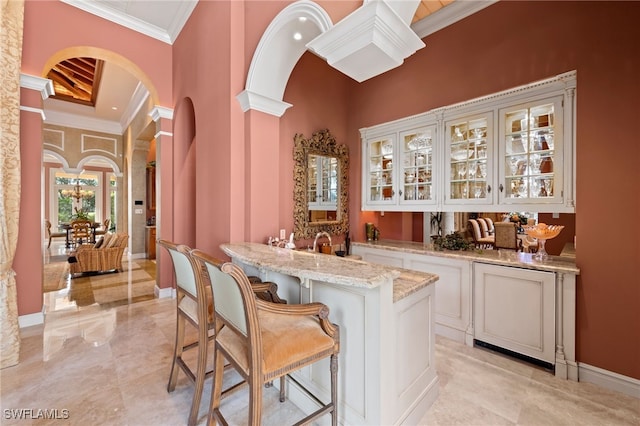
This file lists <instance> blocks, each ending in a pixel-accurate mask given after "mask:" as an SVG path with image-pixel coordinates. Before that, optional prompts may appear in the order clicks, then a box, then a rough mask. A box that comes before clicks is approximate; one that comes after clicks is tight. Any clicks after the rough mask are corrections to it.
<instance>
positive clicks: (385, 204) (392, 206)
mask: <svg viewBox="0 0 640 426" xmlns="http://www.w3.org/2000/svg"><path fill="white" fill-rule="evenodd" d="M423 121H424V120H421V121H420V122H421V124H423V125H422V126H420V127H414V128H410V127H403V126H400V125H393V126H388V127H384V126H382V127H379V128H377V129H375V130H374V131H373V132H363V141H364V142H363V143H364V145H363V162H362V170H363V197H362V205H363V208H364V209H365V210H388V211H398V210H413V209H418V210H420V209H422V207H421V206H425V205H430V206H435V204H436V202H435V199H436V197H435V195H436V194H435V188H436V183H437V178H436V177H435V173H434V167H435V165H436V164H437V160H436V154H437V152H436V150H435V149H434V144H435V141H436V135H437V130H436V124H435V120H431V124H425V123H424V122H423ZM403 125H404V126H409V125H410V122H404V123H403ZM400 129H404V130H400Z"/></svg>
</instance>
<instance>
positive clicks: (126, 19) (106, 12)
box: [60, 0, 198, 44]
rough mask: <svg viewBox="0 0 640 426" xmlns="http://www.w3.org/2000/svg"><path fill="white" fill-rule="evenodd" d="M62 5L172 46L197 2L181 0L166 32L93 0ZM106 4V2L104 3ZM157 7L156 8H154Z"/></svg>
mask: <svg viewBox="0 0 640 426" xmlns="http://www.w3.org/2000/svg"><path fill="white" fill-rule="evenodd" d="M60 1H62V2H63V3H66V4H68V5H69V6H73V7H76V8H78V9H81V10H84V11H85V12H88V13H91V14H93V15H96V16H99V17H100V18H103V19H106V20H108V21H111V22H114V23H116V24H118V25H122V26H124V27H127V28H129V29H132V30H134V31H137V32H139V33H141V34H144V35H146V36H149V37H152V38H155V39H156V40H160V41H162V42H164V43H167V44H173V42H174V41H175V40H176V39H177V38H178V35H179V34H180V31H182V28H183V27H184V25H185V24H186V22H187V20H188V19H189V16H191V12H193V9H194V8H195V7H196V5H197V4H198V1H197V0H195V1H193V0H181V1H178V2H174V3H177V4H178V5H179V8H178V10H177V12H176V13H175V15H174V19H173V21H172V22H171V25H170V26H169V28H168V30H165V29H163V28H160V27H158V26H156V25H152V24H149V23H148V22H145V21H143V20H141V19H138V18H136V17H135V16H130V15H127V14H126V13H123V12H121V11H119V10H116V9H114V8H112V7H109V6H106V5H105V4H102V3H101V2H96V1H94V0H60ZM105 3H106V2H105ZM149 7H154V6H149ZM155 7H158V6H155Z"/></svg>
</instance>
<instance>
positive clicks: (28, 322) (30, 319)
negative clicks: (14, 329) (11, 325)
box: [18, 312, 44, 328]
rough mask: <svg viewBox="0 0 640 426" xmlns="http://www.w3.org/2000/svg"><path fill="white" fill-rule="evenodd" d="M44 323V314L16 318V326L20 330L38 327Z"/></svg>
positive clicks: (37, 313) (38, 313)
mask: <svg viewBox="0 0 640 426" xmlns="http://www.w3.org/2000/svg"><path fill="white" fill-rule="evenodd" d="M43 323H44V314H43V313H42V312H36V313H35V314H27V315H20V316H19V317H18V326H19V327H20V328H24V327H31V326H32V325H40V324H43Z"/></svg>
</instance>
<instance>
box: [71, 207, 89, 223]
mask: <svg viewBox="0 0 640 426" xmlns="http://www.w3.org/2000/svg"><path fill="white" fill-rule="evenodd" d="M74 210H75V211H76V212H75V213H74V215H73V216H71V219H73V220H90V218H89V213H87V212H85V211H84V210H83V209H82V208H80V209H78V208H77V207H75V208H74Z"/></svg>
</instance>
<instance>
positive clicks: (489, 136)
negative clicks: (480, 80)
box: [360, 71, 576, 213]
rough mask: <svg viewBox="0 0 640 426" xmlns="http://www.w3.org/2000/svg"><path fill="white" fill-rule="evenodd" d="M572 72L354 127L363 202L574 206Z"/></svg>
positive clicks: (427, 207) (399, 206)
mask: <svg viewBox="0 0 640 426" xmlns="http://www.w3.org/2000/svg"><path fill="white" fill-rule="evenodd" d="M575 91H576V72H575V71H571V72H568V73H564V74H560V75H557V76H555V77H552V78H549V79H546V80H541V81H537V82H533V83H530V84H527V85H525V86H520V87H516V88H513V89H509V90H505V91H503V92H499V93H494V94H491V95H488V96H485V97H482V98H477V99H472V100H469V101H466V102H462V103H459V104H454V105H451V106H445V107H440V108H436V109H433V110H430V111H427V112H424V113H421V114H418V115H414V116H411V117H406V118H402V119H399V120H396V121H392V122H388V123H383V124H380V125H377V126H372V127H368V128H363V129H360V134H361V138H362V143H363V151H362V152H363V159H362V179H363V185H362V187H363V191H362V192H363V193H362V209H363V210H378V211H385V210H388V211H472V212H473V211H486V212H491V211H493V212H503V211H513V210H514V207H517V210H518V211H534V212H535V211H545V212H558V213H575V166H574V165H575V156H576V152H575V146H576V145H575V127H576V125H575Z"/></svg>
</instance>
